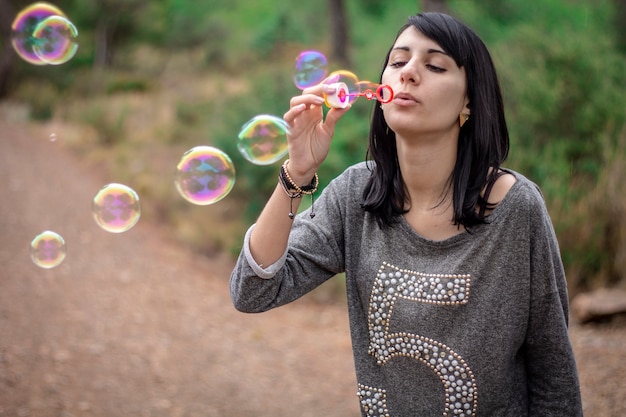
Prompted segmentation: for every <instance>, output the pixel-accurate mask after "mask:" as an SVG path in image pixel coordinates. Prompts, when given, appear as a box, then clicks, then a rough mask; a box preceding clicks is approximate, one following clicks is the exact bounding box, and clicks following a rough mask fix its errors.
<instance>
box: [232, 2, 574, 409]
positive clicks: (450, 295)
mask: <svg viewBox="0 0 626 417" xmlns="http://www.w3.org/2000/svg"><path fill="white" fill-rule="evenodd" d="M381 83H383V84H386V85H389V86H390V87H391V88H392V89H393V91H394V92H395V96H394V99H393V100H392V101H391V102H390V103H387V104H380V103H377V104H376V105H375V109H374V113H373V117H372V122H371V131H370V143H369V149H368V154H369V157H370V158H369V160H368V161H367V162H362V163H360V164H357V165H355V166H352V167H350V168H348V169H347V170H346V171H345V172H344V173H343V174H341V175H340V176H339V177H337V178H336V179H335V180H334V181H332V182H331V184H330V185H329V186H328V187H326V189H325V190H324V191H323V193H322V194H321V196H320V198H319V199H318V201H316V202H315V204H314V209H315V211H314V212H313V207H312V208H311V209H309V210H307V211H305V212H303V213H301V214H300V215H298V216H296V217H295V219H293V220H292V215H291V214H292V213H293V212H294V210H295V209H297V206H298V203H299V202H300V197H302V195H303V194H305V195H306V194H312V192H314V190H315V188H316V184H317V176H316V174H315V173H316V171H317V169H318V167H319V166H320V165H321V163H322V162H323V160H324V159H325V157H326V155H327V154H328V151H329V145H330V141H331V138H332V136H333V132H334V127H335V125H336V123H337V121H338V120H339V119H340V118H341V116H343V114H345V112H346V111H348V109H331V110H330V111H329V112H328V114H327V115H326V118H325V119H324V117H323V111H322V104H323V103H324V98H323V96H324V94H332V93H333V92H334V90H333V89H332V87H331V86H329V85H325V84H321V85H318V86H315V87H312V88H309V89H307V90H304V91H303V92H302V95H300V96H297V97H294V98H293V99H292V100H291V103H290V109H289V110H288V111H287V112H286V113H285V115H284V119H285V121H286V122H287V123H288V124H289V125H290V126H291V130H290V134H289V136H288V142H289V160H288V162H286V163H285V164H284V165H283V166H282V168H281V171H280V174H279V179H280V181H279V184H278V185H277V187H276V190H275V191H274V193H273V194H272V196H271V197H270V199H269V201H268V202H267V205H266V207H265V208H264V210H263V211H262V213H261V215H260V216H259V218H258V221H257V222H256V224H255V225H253V226H252V227H251V228H250V229H249V231H248V233H247V234H246V237H245V241H244V247H243V250H242V254H241V255H240V257H239V260H238V262H237V265H236V266H235V269H234V271H233V274H232V277H231V295H232V298H233V302H234V305H235V307H236V308H237V309H239V310H241V311H245V312H260V311H265V310H268V309H271V308H274V307H277V306H280V305H283V304H286V303H289V302H291V301H293V300H295V299H297V298H298V297H300V296H302V295H304V294H305V293H307V292H309V291H311V290H312V289H314V288H315V287H317V286H318V285H320V284H321V283H322V282H324V281H325V280H327V279H328V278H330V277H332V276H334V275H335V274H337V273H340V272H345V275H346V287H347V297H348V305H349V316H350V331H351V336H352V347H353V354H354V361H355V367H356V373H357V382H358V390H357V394H358V396H359V398H360V404H361V410H362V414H363V416H392V417H406V416H436V415H439V416H457V415H463V416H515V417H520V416H568V417H571V416H579V415H582V411H581V408H582V407H581V400H580V391H579V384H578V376H577V371H576V364H575V360H574V356H573V353H572V349H571V345H570V342H569V338H568V333H567V325H568V304H567V303H568V300H567V288H566V281H565V277H564V272H563V266H562V263H561V259H560V254H559V248H558V244H557V241H556V238H555V234H554V231H553V227H552V224H551V222H550V218H549V216H548V213H547V210H546V207H545V204H544V201H543V199H542V196H541V193H540V191H539V189H538V188H537V187H536V186H535V185H534V184H533V183H531V182H530V181H529V180H527V179H526V178H524V177H523V176H522V175H520V174H519V173H516V172H513V171H510V170H507V169H504V168H503V167H502V166H501V164H502V162H503V161H504V160H505V158H506V156H507V153H508V148H509V141H508V133H507V128H506V124H505V118H504V111H503V103H502V98H501V94H500V87H499V84H498V80H497V77H496V73H495V70H494V67H493V63H492V60H491V57H490V55H489V53H488V51H487V49H486V47H485V45H484V44H483V42H482V41H481V40H480V39H479V38H478V36H477V35H476V34H475V33H474V32H473V31H472V30H471V29H469V28H468V27H466V26H465V25H463V24H462V23H460V22H458V21H457V20H455V19H454V18H452V17H450V16H447V15H444V14H438V13H421V14H418V15H417V16H413V17H411V18H409V22H408V24H407V25H405V26H404V27H402V28H401V30H400V31H399V33H398V36H397V38H396V40H395V42H394V44H393V46H392V48H391V49H390V51H389V53H388V55H387V57H386V59H385V66H384V70H383V72H382V75H381ZM313 214H315V216H313Z"/></svg>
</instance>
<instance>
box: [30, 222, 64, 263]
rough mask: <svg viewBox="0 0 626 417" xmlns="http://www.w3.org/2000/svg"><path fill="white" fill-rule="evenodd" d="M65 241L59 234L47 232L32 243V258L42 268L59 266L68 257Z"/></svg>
mask: <svg viewBox="0 0 626 417" xmlns="http://www.w3.org/2000/svg"><path fill="white" fill-rule="evenodd" d="M66 253H67V251H66V246H65V240H63V237H61V235H59V234H58V233H55V232H52V231H49V230H47V231H45V232H43V233H40V234H39V235H37V236H36V237H35V238H34V239H33V240H32V242H30V257H31V259H32V260H33V262H34V263H35V265H37V266H38V267H40V268H45V269H50V268H54V267H56V266H59V265H60V264H61V262H63V260H64V259H65V255H66Z"/></svg>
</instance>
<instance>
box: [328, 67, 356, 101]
mask: <svg viewBox="0 0 626 417" xmlns="http://www.w3.org/2000/svg"><path fill="white" fill-rule="evenodd" d="M324 82H325V83H326V84H340V83H343V84H345V86H346V87H347V88H348V93H347V97H348V100H349V101H350V103H353V102H354V100H356V99H357V98H359V93H360V92H361V87H362V86H361V83H360V82H359V79H358V77H357V76H356V75H355V74H354V73H352V72H350V71H348V70H338V71H334V72H332V73H331V74H330V75H329V76H328V78H326V80H325V81H324ZM326 99H327V98H326ZM326 104H327V105H328V107H332V106H331V104H330V103H328V99H327V102H326Z"/></svg>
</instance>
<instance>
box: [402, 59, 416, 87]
mask: <svg viewBox="0 0 626 417" xmlns="http://www.w3.org/2000/svg"><path fill="white" fill-rule="evenodd" d="M400 80H401V81H402V82H404V83H411V84H414V83H417V82H418V81H419V74H418V73H417V70H416V68H415V64H413V63H411V62H407V64H406V65H405V66H404V67H402V71H401V72H400Z"/></svg>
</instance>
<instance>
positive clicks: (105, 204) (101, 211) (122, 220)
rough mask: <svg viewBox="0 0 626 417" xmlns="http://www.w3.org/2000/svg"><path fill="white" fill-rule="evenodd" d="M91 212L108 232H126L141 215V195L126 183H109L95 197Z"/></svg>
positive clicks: (99, 224)
mask: <svg viewBox="0 0 626 417" xmlns="http://www.w3.org/2000/svg"><path fill="white" fill-rule="evenodd" d="M91 213H92V214H93V218H94V220H95V221H96V223H97V224H98V226H100V227H101V228H102V229H104V230H106V231H107V232H111V233H122V232H125V231H127V230H129V229H130V228H132V227H133V226H134V225H135V224H137V222H138V221H139V217H140V216H141V209H140V207H139V196H138V195H137V193H136V192H135V191H134V190H133V189H132V188H130V187H128V186H126V185H123V184H116V183H111V184H107V185H105V186H104V187H102V189H101V190H100V191H98V193H97V194H96V196H95V197H94V199H93V203H92V206H91Z"/></svg>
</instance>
